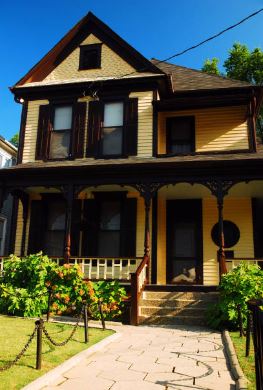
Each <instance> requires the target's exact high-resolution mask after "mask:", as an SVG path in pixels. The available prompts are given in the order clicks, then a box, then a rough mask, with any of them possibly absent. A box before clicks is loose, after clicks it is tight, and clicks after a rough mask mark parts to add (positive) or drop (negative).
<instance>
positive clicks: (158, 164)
mask: <svg viewBox="0 0 263 390" xmlns="http://www.w3.org/2000/svg"><path fill="white" fill-rule="evenodd" d="M262 169H263V148H262V147H260V148H259V150H258V152H257V153H250V152H243V153H242V152H239V153H230V154H228V153H212V152H211V153H208V154H194V155H190V156H189V155H187V156H176V157H160V158H155V157H150V158H146V157H145V158H142V157H132V158H127V159H104V160H103V159H98V160H94V159H91V158H84V159H78V160H73V161H72V160H67V161H35V162H28V163H22V164H18V165H16V166H14V167H10V168H5V169H2V170H1V171H0V182H2V183H3V184H6V185H7V186H12V185H14V184H16V185H17V184H20V185H21V186H23V187H24V186H28V185H30V184H34V183H37V184H39V185H40V184H45V183H50V184H59V183H66V182H68V181H70V183H72V184H76V185H77V184H86V183H87V184H89V183H93V184H97V183H98V184H114V183H116V184H128V183H138V182H159V183H173V182H174V181H175V182H179V181H183V180H186V181H192V182H198V181H202V180H207V178H209V179H210V180H213V179H216V178H219V179H235V180H238V179H243V180H246V179H256V178H258V179H262V178H263V170H262Z"/></svg>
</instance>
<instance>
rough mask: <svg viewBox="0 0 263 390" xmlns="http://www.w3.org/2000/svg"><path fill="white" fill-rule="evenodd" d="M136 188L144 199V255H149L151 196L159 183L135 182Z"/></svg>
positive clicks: (158, 186)
mask: <svg viewBox="0 0 263 390" xmlns="http://www.w3.org/2000/svg"><path fill="white" fill-rule="evenodd" d="M135 187H136V189H137V190H138V191H139V193H140V195H141V196H142V197H143V199H144V206H145V225H144V226H145V229H144V256H148V257H149V256H150V210H151V204H152V198H153V196H154V195H155V194H156V192H157V191H158V189H159V188H160V184H159V183H149V184H136V185H135Z"/></svg>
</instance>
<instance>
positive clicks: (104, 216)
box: [100, 202, 121, 230]
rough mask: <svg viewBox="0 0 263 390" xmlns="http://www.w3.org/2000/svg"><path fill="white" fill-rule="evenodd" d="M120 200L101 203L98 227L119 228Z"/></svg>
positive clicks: (106, 228)
mask: <svg viewBox="0 0 263 390" xmlns="http://www.w3.org/2000/svg"><path fill="white" fill-rule="evenodd" d="M120 224H121V215H120V202H103V203H102V204H101V216H100V229H101V230H120Z"/></svg>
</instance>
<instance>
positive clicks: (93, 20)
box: [15, 12, 164, 87]
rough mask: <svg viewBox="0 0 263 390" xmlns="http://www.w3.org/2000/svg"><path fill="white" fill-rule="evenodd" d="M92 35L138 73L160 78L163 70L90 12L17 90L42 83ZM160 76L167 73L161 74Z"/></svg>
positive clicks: (43, 59)
mask: <svg viewBox="0 0 263 390" xmlns="http://www.w3.org/2000/svg"><path fill="white" fill-rule="evenodd" d="M91 33H93V34H94V35H96V37H97V38H99V39H100V40H101V41H103V43H105V44H106V45H107V46H109V47H110V48H111V49H112V50H113V51H115V52H116V53H117V54H118V55H119V56H120V57H121V58H122V59H124V60H125V61H126V62H128V63H129V64H130V65H131V66H132V67H134V68H135V69H136V71H138V72H152V73H159V74H160V68H157V67H156V66H155V65H154V64H153V63H152V62H151V61H149V60H147V59H146V58H145V57H144V56H143V55H142V54H140V53H139V52H138V51H137V50H136V49H134V48H133V47H132V46H130V45H129V44H128V43H127V42H126V41H125V40H124V39H122V38H121V37H120V36H119V35H118V34H116V33H115V32H114V31H113V30H112V29H111V28H110V27H108V26H107V25H106V24H105V23H103V22H102V21H101V20H100V19H98V18H97V17H96V16H95V15H94V14H93V13H92V12H89V13H88V14H87V15H86V16H85V17H84V18H83V19H81V20H80V21H79V22H78V23H77V24H76V25H75V26H74V27H73V28H72V29H71V30H70V31H69V32H68V33H67V34H66V35H65V36H64V37H63V38H62V39H61V40H60V41H59V42H58V43H57V44H56V45H55V46H54V47H53V48H52V49H51V50H50V51H49V52H48V53H47V54H46V55H45V56H44V57H43V58H42V59H41V60H40V61H39V62H38V63H37V64H36V65H35V66H34V67H33V68H32V69H30V70H29V72H28V73H27V74H26V75H25V76H23V77H22V78H21V79H20V80H19V81H18V82H17V83H16V84H15V87H17V86H21V85H24V84H26V83H32V82H37V81H42V80H43V79H44V78H45V77H46V76H47V75H48V74H49V73H50V72H52V70H53V69H55V68H56V67H57V66H58V65H59V64H60V63H61V62H62V61H63V60H64V59H65V58H66V57H67V56H68V55H69V54H70V53H71V52H72V51H73V50H74V49H75V48H76V47H78V46H79V44H80V43H81V42H82V41H83V40H84V39H85V38H86V37H87V36H88V35H89V34H91ZM161 73H164V72H163V71H162V70H161Z"/></svg>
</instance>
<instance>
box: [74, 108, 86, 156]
mask: <svg viewBox="0 0 263 390" xmlns="http://www.w3.org/2000/svg"><path fill="white" fill-rule="evenodd" d="M86 107H87V105H86V103H85V102H79V103H76V104H75V105H74V109H73V133H72V142H71V143H72V158H82V157H84V136H85V124H86Z"/></svg>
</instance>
